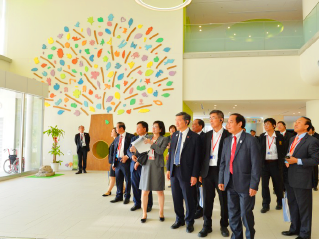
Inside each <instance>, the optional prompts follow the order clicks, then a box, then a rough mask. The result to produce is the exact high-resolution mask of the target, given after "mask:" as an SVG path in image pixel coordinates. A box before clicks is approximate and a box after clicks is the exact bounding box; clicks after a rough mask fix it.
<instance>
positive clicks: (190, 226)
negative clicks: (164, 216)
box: [186, 224, 194, 233]
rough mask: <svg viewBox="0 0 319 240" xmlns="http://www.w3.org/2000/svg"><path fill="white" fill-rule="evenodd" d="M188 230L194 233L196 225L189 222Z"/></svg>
mask: <svg viewBox="0 0 319 240" xmlns="http://www.w3.org/2000/svg"><path fill="white" fill-rule="evenodd" d="M186 232H187V233H192V232H194V225H193V224H189V225H187V226H186Z"/></svg>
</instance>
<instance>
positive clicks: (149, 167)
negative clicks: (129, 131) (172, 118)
mask: <svg viewBox="0 0 319 240" xmlns="http://www.w3.org/2000/svg"><path fill="white" fill-rule="evenodd" d="M164 134H165V125H164V123H163V122H162V121H155V122H154V123H153V135H149V136H147V140H145V141H144V142H145V143H147V144H151V150H150V151H149V153H148V160H147V162H146V164H145V165H144V166H142V173H141V180H140V189H141V190H142V207H143V218H142V219H141V222H142V223H145V222H146V218H147V203H148V194H149V193H150V191H156V192H157V196H158V203H159V218H160V221H162V222H163V221H164V220H165V219H164V190H165V177H164V156H163V153H164V151H165V149H166V147H167V145H168V141H169V139H168V138H167V137H164Z"/></svg>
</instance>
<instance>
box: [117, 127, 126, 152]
mask: <svg viewBox="0 0 319 240" xmlns="http://www.w3.org/2000/svg"><path fill="white" fill-rule="evenodd" d="M121 136H122V143H121V144H122V145H121V149H120V151H118V153H117V154H118V158H123V157H124V156H125V154H124V145H125V144H124V143H125V136H126V132H124V133H122V134H120V136H119V144H120V139H121Z"/></svg>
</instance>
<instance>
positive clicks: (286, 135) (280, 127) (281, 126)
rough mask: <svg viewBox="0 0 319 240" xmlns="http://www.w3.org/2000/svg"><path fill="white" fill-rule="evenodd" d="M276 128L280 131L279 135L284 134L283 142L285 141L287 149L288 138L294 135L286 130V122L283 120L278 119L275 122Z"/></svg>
mask: <svg viewBox="0 0 319 240" xmlns="http://www.w3.org/2000/svg"><path fill="white" fill-rule="evenodd" d="M277 129H278V131H279V132H280V133H281V135H283V136H284V142H285V145H286V148H287V149H288V145H289V140H290V138H292V137H293V136H294V134H293V133H292V132H288V131H287V129H286V123H285V122H283V121H279V122H278V123H277Z"/></svg>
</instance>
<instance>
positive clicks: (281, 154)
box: [259, 131, 286, 169]
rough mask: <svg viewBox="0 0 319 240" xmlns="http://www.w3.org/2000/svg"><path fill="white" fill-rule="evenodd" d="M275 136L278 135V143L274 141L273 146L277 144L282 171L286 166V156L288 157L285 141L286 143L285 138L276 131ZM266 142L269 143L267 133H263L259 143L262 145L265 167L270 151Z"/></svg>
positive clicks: (279, 165)
mask: <svg viewBox="0 0 319 240" xmlns="http://www.w3.org/2000/svg"><path fill="white" fill-rule="evenodd" d="M275 134H276V141H274V143H273V144H276V147H277V154H278V161H277V163H278V167H279V168H280V169H282V168H283V166H284V162H285V156H286V147H285V141H284V136H283V135H282V134H281V133H280V132H277V131H275ZM266 142H267V136H266V133H262V134H261V135H260V137H259V143H260V148H261V156H262V159H263V165H264V164H265V160H266V152H267V150H268V149H267V148H266ZM267 144H268V143H267Z"/></svg>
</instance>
